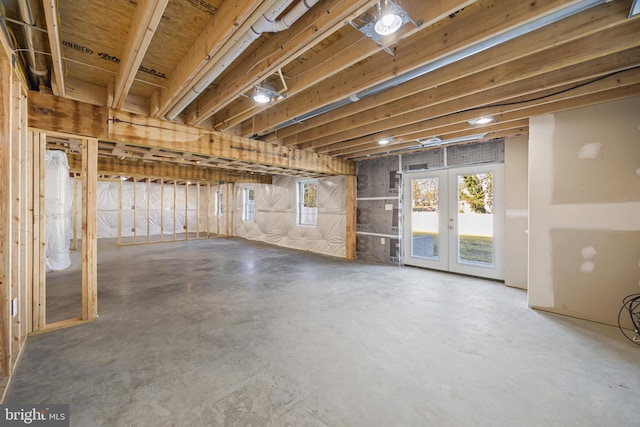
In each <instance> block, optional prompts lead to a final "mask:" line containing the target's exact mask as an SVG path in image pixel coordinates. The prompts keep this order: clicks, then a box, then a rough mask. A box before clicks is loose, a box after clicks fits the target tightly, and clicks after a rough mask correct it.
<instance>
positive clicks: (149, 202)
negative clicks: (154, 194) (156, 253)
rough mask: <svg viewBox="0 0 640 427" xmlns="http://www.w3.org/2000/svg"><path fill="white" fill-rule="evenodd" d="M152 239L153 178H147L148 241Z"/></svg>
mask: <svg viewBox="0 0 640 427" xmlns="http://www.w3.org/2000/svg"><path fill="white" fill-rule="evenodd" d="M150 241H151V180H150V179H149V178H147V243H149V242H150Z"/></svg>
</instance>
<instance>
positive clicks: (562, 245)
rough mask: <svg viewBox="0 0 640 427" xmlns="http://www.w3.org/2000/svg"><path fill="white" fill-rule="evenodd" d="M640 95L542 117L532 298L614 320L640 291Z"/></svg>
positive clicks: (536, 303) (534, 168)
mask: <svg viewBox="0 0 640 427" xmlns="http://www.w3.org/2000/svg"><path fill="white" fill-rule="evenodd" d="M639 141H640V97H633V98H627V99H623V100H619V101H614V102H608V103H605V104H599V105H594V106H589V107H584V108H578V109H574V110H570V111H565V112H561V113H556V114H549V115H544V116H539V117H534V118H532V119H531V122H530V138H529V211H530V215H529V304H530V305H531V306H532V307H536V308H540V309H544V310H548V311H553V312H556V313H561V314H566V315H570V316H575V317H579V318H583V319H589V320H594V321H598V322H602V323H607V324H612V325H615V324H616V323H617V316H618V310H619V309H620V306H621V304H622V298H623V297H624V296H626V295H629V294H632V293H637V292H640V144H639V143H638V142H639Z"/></svg>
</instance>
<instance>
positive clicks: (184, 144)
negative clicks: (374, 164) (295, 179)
mask: <svg viewBox="0 0 640 427" xmlns="http://www.w3.org/2000/svg"><path fill="white" fill-rule="evenodd" d="M108 127H109V130H108V138H107V139H108V140H111V141H128V142H130V143H132V144H137V145H140V146H146V147H153V148H160V149H168V150H176V151H180V152H184V153H190V154H201V155H205V156H208V157H219V158H221V159H226V160H240V161H242V162H246V163H250V164H259V165H268V166H281V167H284V168H290V169H296V170H301V171H308V172H310V173H324V174H331V175H354V174H355V166H354V164H352V163H350V162H345V161H343V160H340V159H335V158H332V157H329V156H325V155H319V154H317V153H312V152H309V151H302V150H298V149H295V148H291V147H282V146H279V145H276V144H272V143H268V142H264V141H257V140H251V139H247V138H242V137H240V136H236V135H231V134H228V133H221V132H215V131H206V130H204V129H199V128H195V127H191V126H187V125H181V124H178V123H173V122H167V121H162V120H158V119H154V118H150V117H140V116H137V115H135V114H130V113H124V112H117V111H114V110H111V112H110V113H109V126H108Z"/></svg>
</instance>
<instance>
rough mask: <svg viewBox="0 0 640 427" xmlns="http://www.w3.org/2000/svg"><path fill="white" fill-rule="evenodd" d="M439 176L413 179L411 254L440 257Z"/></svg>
mask: <svg viewBox="0 0 640 427" xmlns="http://www.w3.org/2000/svg"><path fill="white" fill-rule="evenodd" d="M438 191H439V188H438V178H436V177H434V178H419V179H412V180H411V206H412V209H411V236H412V238H411V255H412V256H414V257H421V258H431V259H439V254H438V212H439V209H438Z"/></svg>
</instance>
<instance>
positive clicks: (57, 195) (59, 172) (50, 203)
mask: <svg viewBox="0 0 640 427" xmlns="http://www.w3.org/2000/svg"><path fill="white" fill-rule="evenodd" d="M44 159H45V162H46V170H45V181H44V185H45V190H44V191H45V194H44V217H45V230H46V235H45V243H44V253H45V269H46V271H47V272H49V271H54V270H64V269H66V268H69V266H70V265H71V254H70V250H69V243H70V240H71V230H72V228H71V227H72V225H71V211H72V207H73V180H72V179H69V163H68V161H67V155H66V153H64V152H62V151H55V150H47V151H46V152H45V156H44Z"/></svg>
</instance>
